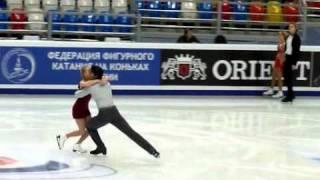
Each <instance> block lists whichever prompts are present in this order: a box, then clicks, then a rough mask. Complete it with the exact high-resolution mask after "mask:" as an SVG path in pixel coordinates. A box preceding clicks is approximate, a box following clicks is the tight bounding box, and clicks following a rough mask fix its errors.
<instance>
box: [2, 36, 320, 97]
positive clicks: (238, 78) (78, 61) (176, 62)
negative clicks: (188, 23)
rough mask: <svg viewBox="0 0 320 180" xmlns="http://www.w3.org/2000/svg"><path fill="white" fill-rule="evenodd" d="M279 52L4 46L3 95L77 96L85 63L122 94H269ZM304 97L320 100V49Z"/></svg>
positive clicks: (307, 60)
mask: <svg viewBox="0 0 320 180" xmlns="http://www.w3.org/2000/svg"><path fill="white" fill-rule="evenodd" d="M275 51H276V46H272V45H259V44H257V45H252V44H251V45H244V44H241V45H239V44H237V45H233V44H223V45H221V44H164V43H160V44H159V43H124V42H117V43H112V42H64V41H12V40H10V41H9V40H8V41H1V42H0V59H1V63H0V65H1V73H0V93H2V94H72V93H73V92H74V90H75V89H76V88H77V83H78V81H79V79H80V74H79V69H80V67H81V66H82V65H84V64H96V65H99V66H101V67H102V68H103V69H104V70H105V73H106V75H108V76H109V77H110V78H111V79H112V81H111V83H112V85H113V89H114V93H115V94H126V95H131V94H132V95H135V94H139V95H261V92H262V91H263V90H265V89H266V87H267V86H268V85H269V84H270V79H271V77H270V74H271V69H272V62H273V59H274V58H275V54H276V53H275ZM295 86H296V87H295V89H296V91H297V92H298V95H306V96H315V95H320V88H318V86H320V47H319V46H303V47H302V54H301V57H300V61H299V63H298V65H297V70H296V80H295Z"/></svg>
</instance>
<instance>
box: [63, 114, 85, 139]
mask: <svg viewBox="0 0 320 180" xmlns="http://www.w3.org/2000/svg"><path fill="white" fill-rule="evenodd" d="M75 121H76V123H77V125H78V127H79V124H78V122H81V121H85V118H81V119H75ZM80 135H81V131H80V127H79V130H76V131H72V132H70V133H67V134H66V137H67V138H70V137H75V136H80Z"/></svg>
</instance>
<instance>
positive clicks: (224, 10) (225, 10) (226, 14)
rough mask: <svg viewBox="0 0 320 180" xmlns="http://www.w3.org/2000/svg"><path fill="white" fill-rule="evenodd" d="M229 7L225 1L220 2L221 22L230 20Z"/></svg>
mask: <svg viewBox="0 0 320 180" xmlns="http://www.w3.org/2000/svg"><path fill="white" fill-rule="evenodd" d="M231 10H232V9H231V5H230V3H229V2H228V1H227V0H224V1H223V2H222V9H221V11H222V15H221V18H222V20H230V19H231V14H230V13H231Z"/></svg>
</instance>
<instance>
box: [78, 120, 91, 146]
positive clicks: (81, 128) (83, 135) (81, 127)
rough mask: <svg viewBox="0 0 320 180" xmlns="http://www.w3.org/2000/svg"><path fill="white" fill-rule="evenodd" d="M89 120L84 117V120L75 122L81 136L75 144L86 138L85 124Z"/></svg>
mask: <svg viewBox="0 0 320 180" xmlns="http://www.w3.org/2000/svg"><path fill="white" fill-rule="evenodd" d="M89 118H90V117H89ZM89 118H88V117H86V118H84V119H81V121H77V125H78V127H79V132H80V135H81V137H80V139H79V140H78V142H77V144H81V143H82V142H83V141H84V140H85V139H87V137H88V132H87V130H86V124H87V122H88V119H89Z"/></svg>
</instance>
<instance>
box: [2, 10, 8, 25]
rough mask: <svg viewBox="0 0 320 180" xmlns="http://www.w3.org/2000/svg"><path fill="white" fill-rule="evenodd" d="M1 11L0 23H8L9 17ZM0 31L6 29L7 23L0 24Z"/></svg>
mask: <svg viewBox="0 0 320 180" xmlns="http://www.w3.org/2000/svg"><path fill="white" fill-rule="evenodd" d="M2 10H3V9H0V21H9V16H8V14H7V12H3V11H2ZM0 29H8V23H4V24H3V23H1V24H0Z"/></svg>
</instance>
